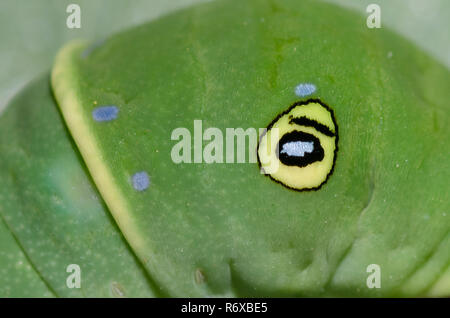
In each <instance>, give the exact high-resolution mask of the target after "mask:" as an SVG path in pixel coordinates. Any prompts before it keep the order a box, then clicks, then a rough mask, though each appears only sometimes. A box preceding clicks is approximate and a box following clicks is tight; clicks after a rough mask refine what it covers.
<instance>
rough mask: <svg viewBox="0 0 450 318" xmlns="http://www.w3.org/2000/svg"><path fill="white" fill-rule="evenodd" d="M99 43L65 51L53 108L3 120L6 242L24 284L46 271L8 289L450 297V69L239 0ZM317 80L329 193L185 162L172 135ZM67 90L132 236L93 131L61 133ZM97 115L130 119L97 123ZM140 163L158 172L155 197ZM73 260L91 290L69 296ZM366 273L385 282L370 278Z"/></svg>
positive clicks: (263, 107) (342, 14)
mask: <svg viewBox="0 0 450 318" xmlns="http://www.w3.org/2000/svg"><path fill="white" fill-rule="evenodd" d="M237 13H238V14H237ZM85 49H86V47H85V46H83V45H74V46H72V47H71V49H69V50H65V51H63V53H61V55H60V56H59V57H58V58H57V61H56V64H55V69H58V70H60V71H61V72H60V73H58V74H57V76H54V77H53V93H54V95H55V97H56V101H55V100H53V98H52V95H51V93H50V89H49V87H48V78H47V77H45V78H44V79H41V80H39V81H37V82H36V83H35V84H33V85H31V86H30V87H29V88H27V89H26V90H25V91H24V92H23V93H22V94H21V95H20V96H18V97H17V98H16V99H15V100H14V101H13V102H12V104H11V105H10V107H8V109H7V111H6V112H5V114H3V115H2V117H1V118H0V153H1V154H2V155H1V158H0V167H1V170H0V179H1V182H2V187H1V188H0V215H1V217H2V221H3V222H4V225H5V226H4V228H0V230H1V232H0V234H1V235H4V236H7V235H8V233H7V229H8V231H10V232H11V233H12V235H13V237H12V238H11V237H9V241H10V242H11V243H10V244H8V245H7V248H8V249H10V250H11V251H10V253H9V254H11V255H14V256H13V257H14V258H15V261H16V262H17V261H18V260H19V259H24V263H25V265H26V266H27V267H26V268H27V269H23V268H14V269H10V270H9V271H10V272H11V273H14V274H11V276H12V275H18V274H19V273H22V272H23V271H26V273H27V275H29V276H30V277H33V278H32V279H31V281H32V283H29V284H27V282H26V281H23V280H21V281H17V282H9V281H7V282H6V283H5V285H0V295H6V296H8V295H10V294H8V292H9V293H11V290H15V291H16V293H17V294H16V295H20V292H21V290H22V289H23V293H24V295H25V293H30V290H25V289H27V288H24V287H23V286H27V287H29V285H30V284H34V285H35V286H36V287H35V290H33V292H35V293H34V296H44V295H50V296H51V295H55V296H121V295H123V296H129V297H133V296H143V297H151V296H358V297H359V296H361V297H364V296H367V297H379V296H395V297H397V296H427V295H431V296H445V295H450V232H449V230H450V213H449V212H450V200H449V197H448V193H449V190H450V188H449V185H448V180H449V178H450V169H449V168H450V167H449V161H448V158H449V156H450V139H449V136H450V128H449V117H450V116H449V115H450V109H449V107H448V100H449V98H450V94H449V90H448V86H449V83H450V74H449V72H448V70H447V69H445V68H444V67H443V66H442V65H440V64H438V63H437V62H435V61H434V60H433V59H431V58H430V57H428V56H427V55H425V54H424V53H422V52H421V51H419V50H417V49H416V48H415V47H414V46H412V45H411V44H409V43H408V42H407V41H405V40H403V39H402V38H399V37H398V36H396V35H394V34H392V33H391V32H389V31H387V30H384V29H368V28H367V27H366V26H365V18H363V17H360V16H359V15H355V14H353V13H351V12H348V11H345V10H342V9H339V8H337V7H334V6H330V5H326V4H322V3H317V2H308V1H301V2H299V1H294V0H289V1H269V0H267V1H265V0H262V1H256V0H254V1H253V0H251V1H237V0H228V1H217V2H212V3H208V4H204V5H201V6H196V7H193V8H190V9H188V10H185V11H182V12H179V13H176V14H173V15H170V16H167V17H164V18H162V19H160V20H157V21H154V22H152V23H150V24H147V25H143V26H140V27H137V28H135V29H132V30H130V31H126V32H124V33H121V34H118V35H116V36H113V37H111V38H110V39H108V40H107V41H106V42H105V43H103V44H102V45H101V46H99V47H96V48H95V49H93V50H92V52H90V54H89V55H88V56H87V57H86V56H84V57H83V56H82V52H83V51H84V50H85ZM388 52H392V53H393V55H392V57H391V58H388ZM305 82H312V83H314V84H315V85H316V86H317V88H318V89H317V91H316V92H315V93H314V94H313V95H311V96H310V97H313V98H320V100H322V101H323V102H324V103H326V104H327V105H329V106H330V107H331V108H332V109H333V110H334V114H335V116H336V121H337V125H338V127H339V144H338V146H339V151H338V153H337V160H336V165H335V168H334V173H333V175H331V176H330V178H329V180H328V181H327V183H326V184H325V185H324V186H323V187H322V188H321V189H320V190H318V191H310V192H297V191H293V190H289V189H287V188H285V187H283V186H281V185H280V184H277V183H275V182H273V181H272V180H271V179H270V178H269V177H266V176H263V175H261V174H260V173H259V170H258V166H257V164H211V165H207V164H179V165H177V164H175V163H173V162H172V160H171V157H170V153H171V149H172V147H173V146H174V144H175V143H176V141H172V140H171V139H170V136H171V133H172V131H173V130H174V129H175V128H177V127H186V128H189V129H190V130H191V132H193V121H194V120H195V119H201V120H203V127H204V129H206V128H207V127H217V128H220V129H221V130H222V131H225V129H226V128H228V127H235V128H237V127H242V128H244V129H247V128H249V127H254V128H263V127H266V126H267V125H268V124H269V123H270V122H271V121H272V120H273V118H275V117H276V116H277V115H278V114H279V113H281V112H283V111H284V110H286V109H287V108H288V107H289V106H290V105H292V104H293V103H294V102H296V101H298V100H299V97H297V96H295V94H294V87H295V86H296V85H297V84H299V83H305ZM61 83H63V84H64V85H61ZM69 94H72V95H73V96H75V97H76V100H77V102H78V103H79V104H80V105H82V106H83V107H82V111H81V113H80V114H79V115H81V118H82V119H83V123H82V125H83V127H84V128H85V129H88V130H89V131H90V132H91V133H92V136H93V140H94V141H95V142H96V145H97V146H98V149H97V150H98V152H99V153H100V155H101V162H102V164H103V165H104V167H106V168H107V169H108V171H110V172H111V174H112V177H113V181H114V190H115V191H118V193H120V195H121V197H123V198H125V200H126V206H127V207H128V210H127V211H126V216H127V218H128V219H129V220H131V221H132V223H133V224H134V226H133V227H132V228H126V224H125V223H122V222H121V221H120V220H119V219H118V218H117V215H118V214H117V212H115V211H117V210H116V209H117V207H116V206H114V202H113V201H112V200H108V199H106V198H107V196H105V192H106V191H109V189H102V188H101V187H99V182H98V181H99V179H98V176H97V175H96V172H95V171H93V169H94V167H93V166H89V162H90V160H89V158H87V153H86V151H83V150H81V151H80V150H79V149H84V148H83V145H84V144H85V143H86V140H83V138H79V135H77V133H76V130H77V129H78V128H79V127H75V126H71V125H70V124H69V125H68V126H65V125H64V122H63V120H62V118H61V115H60V113H59V111H60V110H61V111H62V115H63V116H64V118H65V119H66V121H67V122H69V121H68V120H67V119H70V117H71V116H72V115H73V114H71V113H70V109H71V108H70V107H68V106H70V105H66V103H67V100H66V99H65V97H66V96H68V95H69ZM95 102H97V104H95ZM99 105H116V106H117V107H118V108H119V109H120V112H119V116H118V118H117V119H116V120H114V121H111V122H108V123H98V122H96V121H94V120H93V119H92V114H91V112H92V110H93V109H94V108H95V107H96V106H99ZM58 106H59V108H60V110H58ZM66 127H67V128H66ZM69 131H70V133H69ZM71 136H72V137H73V138H74V141H72V139H71V138H72V137H71ZM77 137H78V138H77ZM205 144H206V143H205ZM84 162H86V163H87V164H86V165H87V166H85V164H84ZM138 171H147V172H148V174H149V175H150V178H151V185H150V187H149V188H148V189H147V190H145V191H142V192H138V191H136V190H134V189H133V187H132V185H131V182H130V178H131V176H132V175H133V174H134V173H135V172H138ZM91 176H92V178H91ZM5 183H6V186H3V184H5ZM95 184H96V185H97V188H98V190H99V192H100V193H102V196H103V199H104V200H105V202H103V201H102V198H101V196H100V195H99V193H98V192H97V190H96V185H95ZM110 215H112V216H113V217H111V216H110ZM113 218H115V220H116V221H117V224H118V225H116V224H115V222H114V220H113ZM119 229H120V230H119ZM103 231H104V232H103ZM122 234H123V236H122ZM9 254H8V255H9ZM135 255H136V256H135ZM6 258H7V257H6V256H2V254H0V262H2V264H3V263H4V262H5V261H4V259H6ZM7 262H8V261H7ZM72 263H75V264H79V265H80V266H81V268H82V273H83V274H82V275H83V276H82V277H83V278H82V288H81V289H68V288H67V287H66V286H65V281H66V277H67V276H68V274H67V273H66V272H65V268H66V266H67V265H68V264H72ZM369 264H378V265H380V267H381V288H380V289H369V288H367V286H366V279H367V277H368V275H369V273H367V272H366V268H367V266H368V265H369ZM199 272H201V273H202V274H201V275H199ZM200 276H201V279H200ZM1 279H5V278H1ZM1 282H2V281H0V283H1ZM34 285H33V286H34ZM118 285H119V286H120V288H119V291H120V292H118V291H117V286H118ZM5 286H10V287H9V289H8V291H7V289H6V287H5ZM113 286H115V287H113ZM26 295H27V296H28V294H26Z"/></svg>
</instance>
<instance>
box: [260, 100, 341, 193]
mask: <svg viewBox="0 0 450 318" xmlns="http://www.w3.org/2000/svg"><path fill="white" fill-rule="evenodd" d="M337 143H338V129H337V124H336V120H335V118H334V114H333V111H332V110H331V108H329V107H328V106H327V105H325V104H324V103H322V102H321V101H320V100H317V99H310V100H307V101H305V102H297V103H295V104H294V105H292V106H291V107H289V109H288V110H286V111H285V112H283V113H282V114H280V115H279V116H277V117H276V118H275V119H274V120H273V121H272V122H271V123H270V125H269V126H268V127H267V130H266V131H265V133H264V134H263V135H262V136H261V138H260V141H259V144H258V162H259V164H260V166H261V169H262V171H263V172H264V173H265V174H268V175H269V176H270V177H271V178H272V179H273V180H275V181H277V182H279V183H281V184H282V185H284V186H286V187H288V188H291V189H294V190H299V191H304V190H317V189H319V188H320V187H321V186H322V184H324V183H325V182H326V181H327V179H328V177H329V176H330V175H331V173H332V171H333V167H334V163H335V161H336V154H337V149H338V148H337Z"/></svg>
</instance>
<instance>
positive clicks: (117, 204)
mask: <svg viewBox="0 0 450 318" xmlns="http://www.w3.org/2000/svg"><path fill="white" fill-rule="evenodd" d="M85 47H86V43H84V42H73V43H70V44H69V45H67V46H65V47H64V48H63V49H62V50H61V51H60V52H59V53H58V55H57V57H56V61H55V65H54V67H53V70H52V74H51V81H52V87H53V90H54V93H55V97H56V100H57V101H58V104H59V107H60V109H61V111H62V113H63V116H64V119H65V121H66V124H67V126H68V127H69V129H70V132H71V134H72V136H73V138H74V139H75V142H76V144H77V146H78V148H79V150H80V152H81V155H82V157H83V159H84V161H85V162H86V165H87V167H88V169H89V172H90V173H91V175H92V178H93V180H94V182H95V184H96V185H97V188H98V190H99V191H100V193H101V195H102V197H103V199H104V200H105V202H106V204H107V206H108V208H109V210H110V211H111V214H112V215H113V217H114V219H115V220H116V222H117V224H118V226H119V228H120V229H121V231H122V232H123V234H124V236H125V238H126V239H127V240H128V242H129V243H130V245H131V246H132V247H133V249H134V250H135V251H136V253H137V254H138V255H141V256H144V255H145V254H144V246H145V244H144V241H143V238H142V237H141V236H139V235H138V233H139V231H138V227H137V225H136V223H135V220H133V218H132V217H131V215H130V209H129V206H128V204H127V201H126V200H125V197H124V196H123V193H122V192H121V191H120V188H119V186H118V184H117V183H116V182H115V180H114V177H113V175H112V173H111V171H110V169H109V168H108V167H107V166H106V165H105V163H104V162H103V160H102V158H103V154H102V152H101V151H100V148H99V147H98V144H97V142H96V140H95V138H94V135H93V133H92V131H91V129H90V128H89V126H88V124H87V121H88V120H90V118H87V116H86V112H84V111H83V105H82V104H81V102H80V98H78V94H79V84H78V82H77V78H76V74H77V72H76V66H75V65H74V63H73V55H74V54H78V53H80V52H81V51H82V49H83V48H85ZM141 253H142V254H141Z"/></svg>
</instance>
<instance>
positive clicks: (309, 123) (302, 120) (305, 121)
mask: <svg viewBox="0 0 450 318" xmlns="http://www.w3.org/2000/svg"><path fill="white" fill-rule="evenodd" d="M289 123H290V124H292V123H293V124H297V125H299V126H305V127H313V128H315V129H316V130H317V131H318V132H321V133H322V134H324V135H325V136H328V137H333V136H334V133H333V132H332V131H331V130H330V128H328V127H327V126H325V125H322V124H321V123H319V122H317V121H315V120H313V119H309V118H308V117H305V116H302V117H299V118H291V120H290V121H289Z"/></svg>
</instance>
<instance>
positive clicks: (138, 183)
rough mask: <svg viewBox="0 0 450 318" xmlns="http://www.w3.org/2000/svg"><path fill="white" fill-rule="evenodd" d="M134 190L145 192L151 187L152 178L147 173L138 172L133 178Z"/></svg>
mask: <svg viewBox="0 0 450 318" xmlns="http://www.w3.org/2000/svg"><path fill="white" fill-rule="evenodd" d="M132 181H133V188H134V189H135V190H137V191H144V190H145V189H147V188H148V187H149V185H150V178H149V176H148V174H147V172H145V171H141V172H136V173H135V174H134V175H133V178H132Z"/></svg>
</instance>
